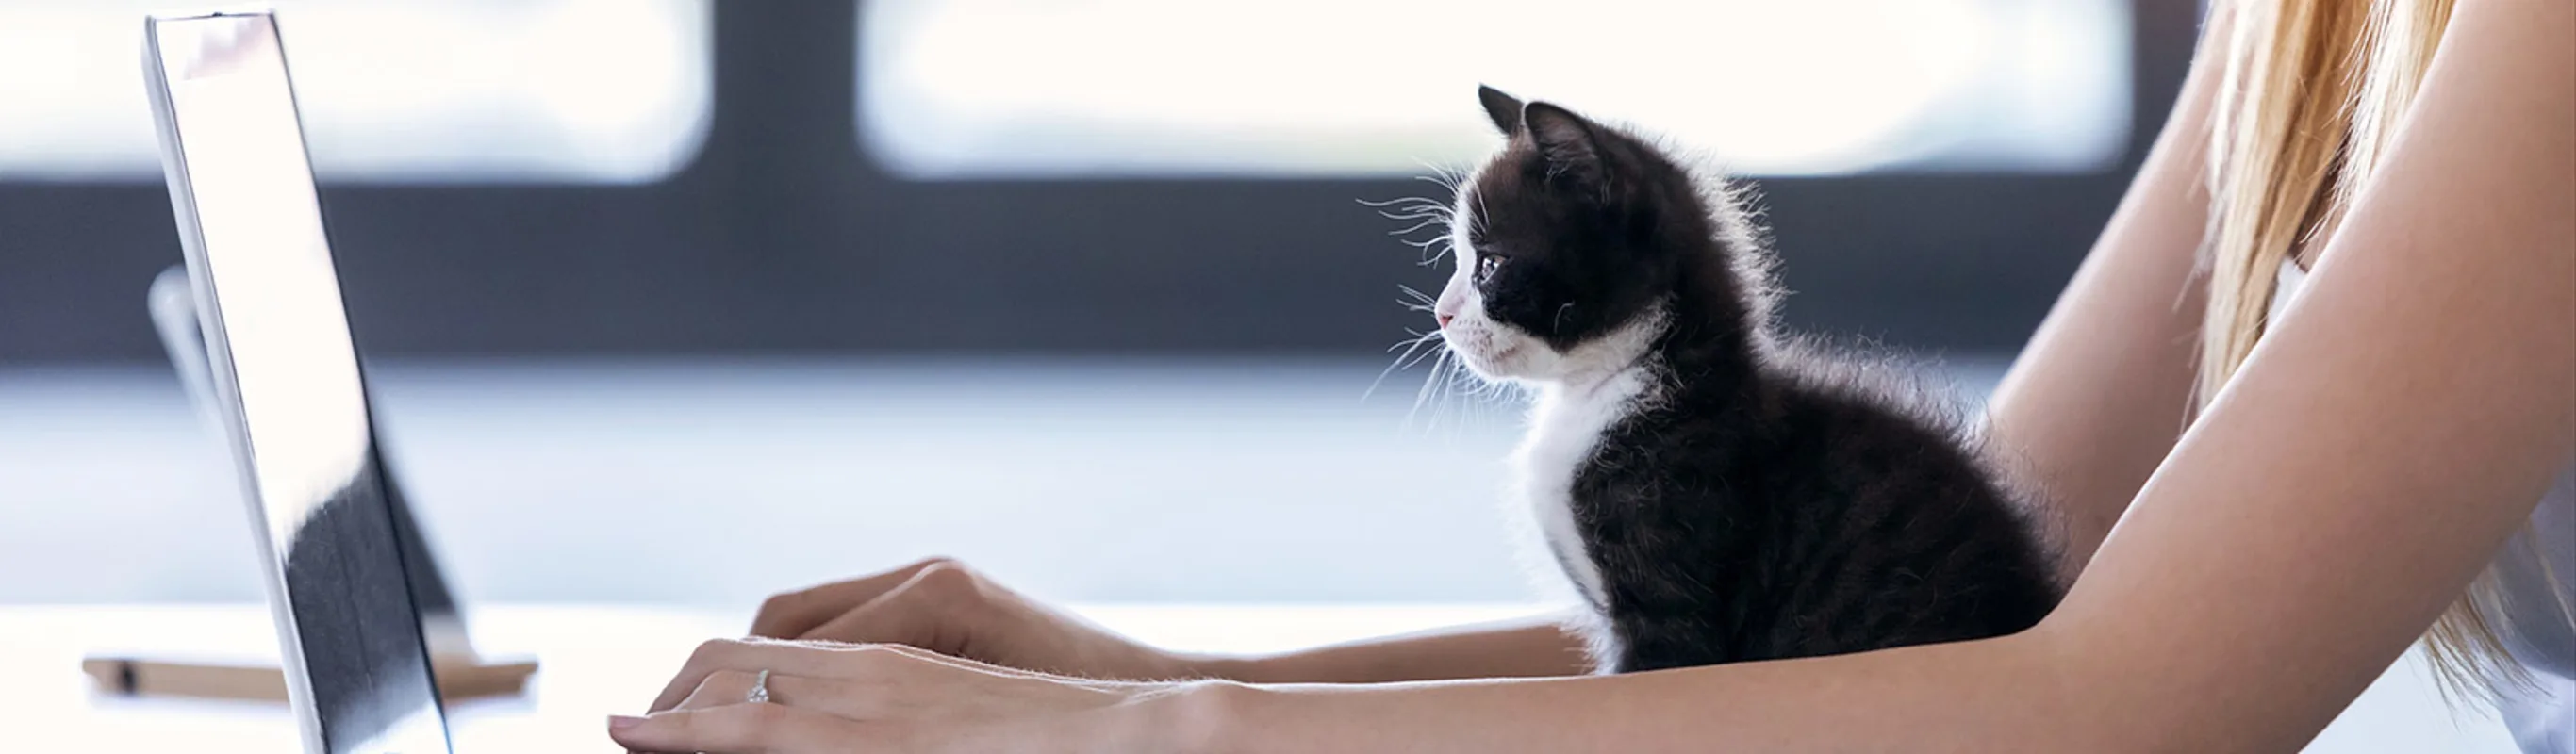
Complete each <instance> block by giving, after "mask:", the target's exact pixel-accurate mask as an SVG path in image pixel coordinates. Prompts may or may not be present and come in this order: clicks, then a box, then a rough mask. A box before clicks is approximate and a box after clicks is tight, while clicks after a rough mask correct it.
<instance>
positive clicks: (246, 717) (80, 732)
mask: <svg viewBox="0 0 2576 754" xmlns="http://www.w3.org/2000/svg"><path fill="white" fill-rule="evenodd" d="M1078 611H1079V612H1081V613H1083V614H1084V615H1086V616H1088V617H1090V618H1092V619H1094V620H1097V621H1099V622H1101V623H1102V624H1104V625H1107V626H1109V627H1111V628H1114V629H1117V630H1119V631H1123V632H1125V633H1127V634H1129V635H1131V636H1135V637H1137V638H1139V639H1142V640H1145V641H1148V642H1152V643H1155V644H1158V645H1161V646H1167V647H1174V648H1184V649H1193V650H1203V651H1222V652H1270V651H1278V650H1283V649H1291V648H1296V647H1303V646H1313V645H1317V644H1324V643H1330V642H1336V641H1343V640H1348V639H1354V638H1360V637H1366V636H1376V635H1385V634H1389V633H1396V632H1402V631H1409V630H1416V629H1421V628H1428V627H1433V626H1441V625H1454V624H1459V623H1467V622H1474V621H1480V620H1490V619H1497V618H1503V617H1509V616H1513V615H1523V614H1528V613H1530V612H1532V608H1530V607H1527V606H1514V605H1429V606H1406V605H1368V606H1311V605H1300V606H1293V607H1270V606H1166V605H1154V606H1092V607H1083V608H1078ZM743 620H744V619H743V617H742V616H740V615H734V614H729V613H726V612H716V611H688V610H671V609H651V608H633V607H580V606H501V607H493V608H487V609H483V610H479V611H477V612H476V613H475V614H474V616H473V626H472V629H473V633H474V641H475V644H476V646H477V647H478V648H479V649H481V650H482V651H484V652H485V653H487V654H493V655H498V656H510V655H533V656H536V657H537V658H538V659H539V660H540V661H541V662H542V663H544V669H543V670H542V671H540V672H539V673H538V674H537V676H536V679H535V681H534V685H533V686H532V690H531V693H530V695H529V696H527V697H525V698H510V699H487V700H477V701H471V702H466V703H463V704H459V705H454V706H452V707H451V708H450V709H449V710H448V721H449V727H450V729H451V730H452V731H453V732H454V735H455V739H456V750H457V751H458V752H460V754H482V753H484V752H585V751H602V752H613V751H616V749H615V748H614V747H613V746H611V745H610V744H609V742H608V739H607V738H606V736H605V735H604V734H603V732H602V731H603V729H604V727H605V725H606V720H605V717H606V716H607V715H609V714H612V713H621V712H633V711H634V710H635V709H636V708H638V707H640V706H642V705H643V704H644V703H645V702H646V701H648V700H649V699H650V698H651V697H652V695H653V694H654V693H655V692H658V691H659V690H660V689H661V686H662V684H663V683H664V682H665V681H667V680H669V678H670V673H671V672H672V671H673V670H674V669H676V668H677V667H678V666H679V664H680V662H681V661H682V660H683V659H685V658H686V657H687V656H688V652H689V650H690V649H691V648H692V647H695V646H696V645H697V643H698V642H700V641H703V640H705V639H707V638H710V637H716V636H730V635H735V634H738V633H740V631H741V630H742V624H743ZM276 651H277V645H276V639H275V635H274V632H273V629H272V628H271V627H270V624H269V619H268V613H267V611H266V610H265V609H263V608H261V607H260V606H257V605H221V606H177V607H174V606H132V607H124V606H116V607H109V606H73V607H26V606H0V680H5V683H0V731H5V736H6V741H7V748H8V749H10V750H16V751H66V752H69V751H78V752H146V751H149V752H160V751H190V752H258V753H260V754H277V753H280V752H292V751H294V749H295V728H294V724H293V722H292V720H291V719H289V718H288V717H287V714H286V711H285V709H284V708H283V707H281V706H276V705H262V704H249V703H232V702H203V701H174V700H138V699H122V698H116V697H112V696H104V695H100V694H98V693H96V692H95V691H93V690H91V689H90V687H89V683H88V679H87V677H86V676H83V675H81V673H80V668H79V663H80V658H81V657H82V656H83V655H84V654H86V653H139V654H145V655H149V656H157V657H172V656H195V657H233V658H240V657H263V656H265V657H272V658H273V657H275V655H276ZM2308 751H2309V752H2311V753H2312V754H2363V753H2365V752H2432V751H2440V752H2457V753H2460V754H2472V753H2476V754H2485V753H2489V752H2492V753H2495V754H2507V753H2509V752H2511V751H2513V749H2512V743H2511V741H2510V739H2508V738H2505V737H2504V735H2503V731H2502V730H2501V727H2500V726H2499V725H2497V724H2496V722H2495V721H2494V720H2493V719H2492V718H2487V717H2479V716H2476V715H2474V714H2469V715H2463V716H2459V717H2457V718H2455V717H2454V716H2452V715H2451V714H2450V713H2449V712H2448V711H2447V710H2446V709H2445V708H2444V707H2443V706H2442V702H2441V701H2440V699H2439V697H2438V696H2436V695H2435V693H2434V691H2433V690H2432V687H2431V686H2430V684H2429V683H2428V682H2427V681H2426V679H2425V676H2424V673H2423V667H2422V664H2421V661H2420V659H2419V658H2418V657H2416V656H2415V655H2412V654H2410V655H2408V657H2407V658H2406V659H2405V660H2403V661H2401V662H2399V663H2398V664H2397V665H2396V666H2395V667H2393V668H2391V669H2390V670H2389V672H2388V673H2387V675H2386V676H2384V677H2382V678H2381V679H2380V680H2379V682H2378V683H2377V684H2375V685H2373V686H2372V687H2371V689H2370V691H2368V692H2367V693H2365V694H2363V696H2362V698H2361V699H2360V700H2359V701H2357V702H2355V703H2354V704H2353V706H2352V708H2351V709H2349V710H2347V711H2346V712H2345V713H2344V715H2343V716H2342V717H2341V718H2338V719H2337V720H2336V721H2335V723H2334V725H2333V726H2332V727H2330V728H2328V729H2327V730H2326V732H2325V734H2324V735H2321V736H2319V737H2318V739H2317V741H2316V742H2315V743H2314V744H2312V745H2311V746H2310V747H2309V748H2308Z"/></svg>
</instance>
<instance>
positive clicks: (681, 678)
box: [649, 639, 979, 712]
mask: <svg viewBox="0 0 2576 754" xmlns="http://www.w3.org/2000/svg"><path fill="white" fill-rule="evenodd" d="M977 667H979V665H978V664H975V663H970V662H968V661H965V660H959V659H955V658H950V657H941V656H939V655H937V654H933V653H930V652H928V651H924V650H921V649H916V648H913V647H906V646H900V645H894V644H869V645H859V646H845V645H826V644H806V643H799V642H784V641H772V640H768V639H717V640H714V641H709V642H707V643H704V644H700V645H698V650H697V651H696V652H692V653H690V654H689V661H688V662H686V663H682V664H681V665H680V672H679V673H678V674H677V675H674V676H672V677H671V682H670V684H669V685H667V686H664V687H663V688H662V693H661V695H660V696H657V697H654V699H653V706H652V707H651V708H649V709H650V710H651V711H653V712H661V711H663V710H668V709H673V708H676V707H679V706H680V705H681V704H682V703H683V702H685V701H687V700H688V699H689V698H690V696H691V695H692V694H699V693H705V694H713V693H715V692H714V691H713V690H709V691H705V692H701V691H700V690H699V687H700V686H702V685H704V684H705V683H706V682H707V679H708V678H710V677H712V676H714V675H716V674H717V673H723V672H727V671H731V672H733V673H738V674H741V677H742V678H743V679H744V682H743V683H741V684H740V688H741V690H742V693H743V695H744V696H743V697H738V698H736V699H734V701H741V700H742V698H747V697H748V695H749V694H750V693H751V684H750V682H749V679H751V678H752V677H754V676H756V675H758V674H759V673H760V671H763V670H767V671H770V678H769V681H770V683H771V684H772V689H771V690H772V693H773V694H774V693H776V692H777V691H778V689H777V688H776V687H775V684H777V683H778V682H779V678H780V677H781V676H782V675H785V676H795V677H801V678H804V679H808V680H828V681H846V682H850V683H852V684H870V685H884V684H892V683H901V682H903V681H904V680H906V679H912V678H919V677H921V676H922V675H923V671H924V670H927V669H931V668H948V669H973V668H977ZM791 683H792V681H791ZM716 703H723V702H722V701H721V700H716Z"/></svg>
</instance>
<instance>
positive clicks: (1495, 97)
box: [1476, 86, 1521, 137]
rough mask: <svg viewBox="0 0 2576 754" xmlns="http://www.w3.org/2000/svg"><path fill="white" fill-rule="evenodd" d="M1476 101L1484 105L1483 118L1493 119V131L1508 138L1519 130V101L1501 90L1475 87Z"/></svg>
mask: <svg viewBox="0 0 2576 754" xmlns="http://www.w3.org/2000/svg"><path fill="white" fill-rule="evenodd" d="M1476 100H1477V101H1479V102H1483V103H1484V104H1485V117H1487V118H1492V119H1494V129H1495V130H1498V131H1502V132H1503V136H1505V137H1510V136H1511V135H1512V134H1515V133H1519V132H1520V130H1521V101H1520V100H1518V99H1514V98H1513V97H1512V95H1509V94H1504V93H1503V90H1501V89H1496V88H1493V87H1490V86H1478V87H1476Z"/></svg>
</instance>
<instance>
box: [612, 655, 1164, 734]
mask: <svg viewBox="0 0 2576 754" xmlns="http://www.w3.org/2000/svg"><path fill="white" fill-rule="evenodd" d="M764 671H765V672H767V673H768V676H767V679H766V690H767V692H768V700H767V701H765V702H753V701H750V697H751V692H752V688H753V686H754V684H755V683H757V682H759V681H760V679H761V675H760V674H761V673H762V672H764ZM1185 688H1188V685H1187V684H1173V683H1135V682H1115V681H1092V680H1085V679H1076V678H1065V677H1061V676H1051V675H1046V674H1042V673H1031V672H1027V671H1020V670H1012V669H1009V668H1002V667H996V666H993V665H987V664H984V663H979V662H974V661H971V660H961V659H956V658H952V657H943V656H940V655H937V654H933V653H931V652H928V651H924V650H921V649H918V648H914V647H907V646H900V645H887V644H876V645H846V644H830V643H820V642H782V641H769V640H761V639H752V640H744V641H732V640H719V641H711V642H708V643H706V644H703V645H700V646H699V648H698V651H697V653H696V654H694V655H692V656H691V657H690V658H689V661H688V663H687V664H686V665H685V666H683V667H682V668H681V670H680V673H679V675H678V676H677V677H674V678H673V679H672V680H671V683H670V686H669V687H668V688H666V689H664V690H663V692H662V696H661V698H660V699H658V700H656V701H655V702H654V703H653V708H652V709H653V711H652V714H650V715H647V716H645V717H640V718H635V717H613V718H610V719H609V731H608V735H609V737H610V738H613V739H615V740H616V741H617V743H618V744H620V745H623V746H625V747H627V748H628V749H631V750H634V751H644V752H706V753H707V754H748V753H750V752H761V753H762V754H802V753H803V752H843V751H854V750H855V751H885V752H992V751H1014V752H1019V751H1028V752H1038V751H1120V752H1151V751H1167V750H1177V749H1187V748H1191V747H1189V746H1187V744H1190V743H1191V740H1190V739H1189V737H1188V734H1189V733H1190V731H1192V730H1194V729H1204V728H1205V726H1204V725H1193V724H1191V723H1193V722H1194V721H1199V722H1203V721H1204V716H1196V715H1191V714H1188V713H1187V712H1185V711H1183V710H1181V709H1179V706H1180V705H1181V695H1179V694H1177V693H1175V692H1177V691H1179V690H1181V689H1185Z"/></svg>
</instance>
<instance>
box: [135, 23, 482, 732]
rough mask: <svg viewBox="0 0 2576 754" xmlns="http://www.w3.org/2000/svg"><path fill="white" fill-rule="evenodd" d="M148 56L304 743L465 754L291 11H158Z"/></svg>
mask: <svg viewBox="0 0 2576 754" xmlns="http://www.w3.org/2000/svg"><path fill="white" fill-rule="evenodd" d="M143 57H144V75H145V79H146V80H147V82H148V84H147V89H148V90H149V94H150V96H151V99H152V110H153V116H154V118H155V120H156V121H157V122H158V125H159V131H160V137H161V154H162V160H161V164H162V168H163V172H164V174H165V176H166V177H167V178H168V180H169V187H170V204H171V208H172V211H173V213H174V214H175V215H176V217H177V220H178V228H179V238H180V242H181V243H180V245H181V247H182V248H183V249H184V250H185V252H186V255H187V267H188V276H189V282H190V285H191V287H192V288H193V289H194V290H195V292H196V305H197V308H198V320H199V322H200V326H201V328H202V335H203V338H204V342H205V346H206V351H205V352H206V363H207V370H206V371H207V373H208V374H209V375H210V376H211V377H212V378H213V380H212V387H213V395H214V398H215V399H216V402H217V403H218V404H219V406H220V410H219V411H218V414H219V416H218V419H219V420H220V421H221V422H222V424H223V426H224V436H225V439H226V441H227V445H228V446H229V447H230V449H231V451H232V456H233V460H234V462H235V465H236V466H237V467H238V469H239V471H240V473H241V477H242V480H243V485H244V492H245V495H244V497H245V499H247V500H248V501H249V507H250V509H251V512H252V518H253V526H252V529H253V531H254V533H255V536H254V539H255V540H256V541H257V544H258V548H259V552H260V556H261V558H262V559H263V560H264V561H265V563H264V564H265V565H266V567H267V568H266V571H267V573H266V576H267V579H266V580H267V582H268V595H269V605H270V607H271V608H273V609H274V611H275V613H276V618H277V626H278V638H279V643H280V645H281V654H282V659H283V660H284V662H285V668H286V680H287V691H288V697H289V699H290V700H291V702H292V704H293V705H294V708H295V713H296V717H297V719H298V722H299V723H300V724H301V725H302V727H303V734H304V741H305V748H306V750H307V751H308V752H314V753H316V754H344V753H365V754H376V753H378V752H389V753H390V752H400V753H403V754H419V753H421V752H433V753H436V754H448V752H449V751H450V749H449V743H448V737H447V726H446V721H445V718H444V716H443V715H442V714H441V712H440V707H439V699H438V692H437V687H436V685H435V684H434V683H433V682H432V679H431V676H430V666H429V653H428V651H427V648H426V647H425V646H424V642H423V640H422V635H421V626H420V616H419V609H418V606H416V605H415V604H414V603H413V597H412V594H411V592H410V590H409V587H408V582H407V580H406V578H405V575H404V574H405V571H404V559H403V555H402V548H401V547H400V546H399V540H398V539H397V537H396V533H395V522H394V520H393V516H392V514H391V509H390V507H389V505H388V503H387V500H386V498H387V491H386V487H385V482H384V478H383V474H382V463H381V462H380V460H379V458H378V451H377V448H376V446H375V442H374V429H373V425H372V424H371V422H370V421H369V419H368V409H367V398H366V386H365V381H364V377H363V376H362V375H361V373H360V367H359V364H358V356H357V350H356V347H355V346H354V345H353V344H352V343H351V341H350V338H349V327H348V317H347V312H346V310H345V309H344V307H343V305H342V301H341V297H340V283H339V274H338V272H337V271H336V269H335V268H334V267H333V265H332V262H331V250H330V245H329V241H328V238H327V237H326V234H325V233H324V230H323V221H322V211H321V204H320V201H319V199H318V198H317V196H316V193H315V191H314V187H313V173H312V169H311V167H310V164H309V162H308V161H307V158H306V154H305V149H304V134H303V128H302V126H301V124H300V123H299V122H298V120H297V117H296V109H295V97H294V90H293V86H292V84H291V83H290V81H289V78H288V75H287V68H286V58H285V53H284V48H283V45H282V44H281V43H280V41H279V35H278V30H277V24H276V21H275V18H274V17H273V16H271V15H270V14H267V13H262V12H252V13H221V14H214V15H204V16H186V17H180V16H159V17H154V18H151V19H149V20H148V21H146V22H145V25H144V55H143Z"/></svg>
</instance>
